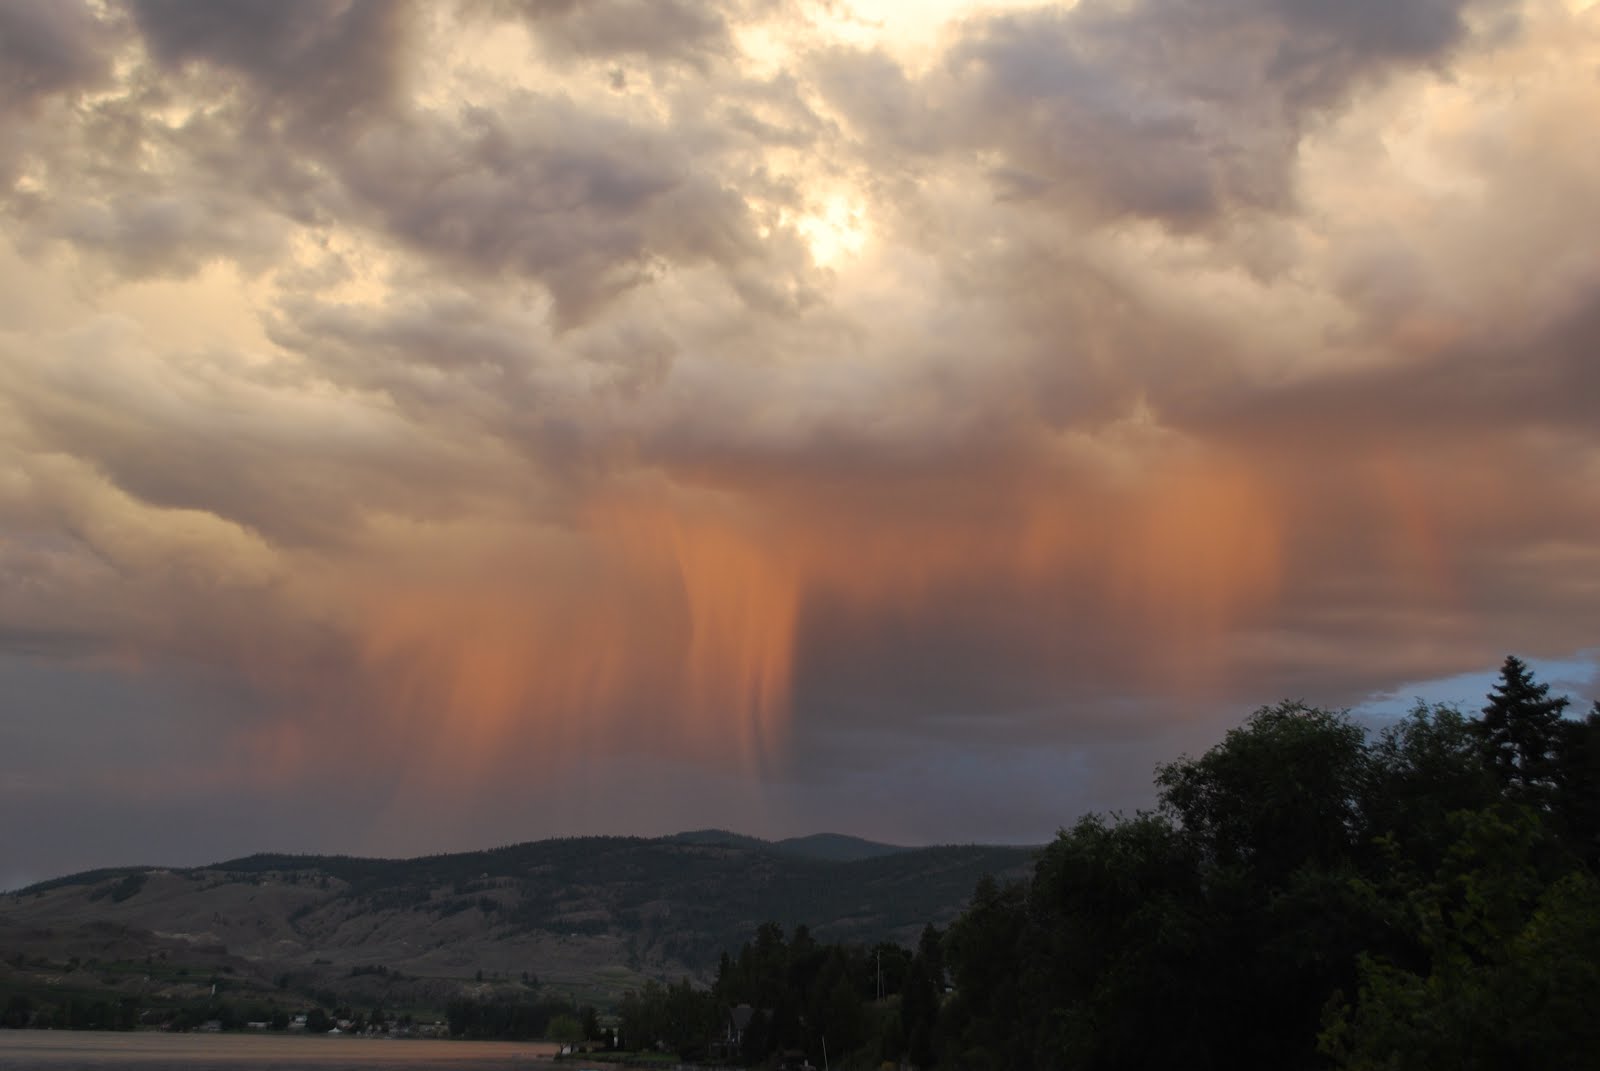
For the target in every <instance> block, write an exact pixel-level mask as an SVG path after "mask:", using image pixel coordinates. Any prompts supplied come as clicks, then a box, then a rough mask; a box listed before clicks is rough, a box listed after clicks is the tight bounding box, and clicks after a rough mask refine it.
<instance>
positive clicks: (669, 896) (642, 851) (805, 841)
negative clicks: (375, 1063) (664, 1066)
mask: <svg viewBox="0 0 1600 1071" xmlns="http://www.w3.org/2000/svg"><path fill="white" fill-rule="evenodd" d="M1034 850H1035V849H1031V848H1023V847H1011V846H991V845H946V846H932V847H922V848H906V847H900V846H895V845H886V844H880V843H878V842H874V841H867V840H863V839H862V838H857V837H850V836H847V835H844V834H813V835H811V836H808V837H795V838H788V839H786V840H783V841H765V840H762V839H760V838H755V837H748V836H745V835H743V834H735V833H729V832H727V831H723V830H698V831H690V832H689V833H685V834H677V835H674V836H669V837H656V838H643V837H572V838H556V839H547V840H542V841H528V842H524V843H520V844H513V845H504V846H501V847H498V848H491V849H483V850H477V851H469V852H456V853H444V854H438V855H432V856H419V857H416V858H412V859H381V858H365V857H359V856H347V855H332V856H329V855H291V854H285V853H266V852H264V853H256V854H254V855H249V856H242V857H239V858H235V859H231V860H226V861H224V862H221V863H215V864H210V865H208V866H203V867H190V868H172V867H110V868H99V869H95V870H90V871H83V872H81V873H79V874H76V875H67V876H64V877H61V878H55V879H51V880H49V881H46V882H39V883H36V884H34V885H32V886H29V887H28V888H26V889H22V890H18V891H16V892H12V893H7V894H4V895H0V946H4V947H6V948H7V949H8V950H10V951H9V952H8V955H10V959H8V960H7V962H6V964H4V965H0V981H3V980H4V978H5V972H7V971H11V972H14V973H17V972H20V973H22V974H27V973H29V972H34V973H38V972H41V971H47V970H54V971H58V972H59V970H60V968H61V967H63V966H65V965H66V964H69V963H71V962H74V961H76V962H80V963H90V962H93V963H97V964H98V965H99V966H98V967H97V968H96V969H97V970H100V972H101V974H102V975H103V976H104V977H111V976H112V975H114V974H116V971H111V972H109V973H107V969H106V964H108V963H115V964H121V965H123V966H119V967H118V968H117V970H118V971H121V970H123V969H124V967H127V969H128V970H129V972H132V970H133V968H134V967H135V966H138V965H141V964H142V965H143V966H138V969H139V970H142V971H145V972H147V973H148V972H149V971H151V970H152V968H153V967H155V966H159V965H163V964H164V965H166V966H165V968H163V969H164V970H167V974H168V975H169V977H167V981H168V982H169V983H170V984H172V985H181V984H182V983H181V982H179V981H178V976H177V975H176V974H175V973H174V972H175V971H176V970H177V969H178V968H179V967H182V968H184V969H185V970H186V971H187V972H188V973H187V975H185V976H184V977H188V978H195V977H205V978H221V977H225V978H227V979H228V981H229V984H232V985H236V986H243V987H245V988H247V989H250V988H254V989H258V990H261V991H263V992H271V991H272V990H274V989H276V990H278V991H281V990H283V989H285V988H289V989H296V990H300V991H304V992H317V991H320V992H324V993H327V992H335V993H338V994H340V995H341V996H348V998H349V999H351V1000H362V1001H385V1002H389V1003H398V1002H405V1001H410V1002H412V1003H417V1004H419V1005H420V1004H427V1003H430V1002H431V1003H433V1004H434V1005H437V1004H438V1002H439V1001H441V1000H443V999H446V998H448V997H450V996H451V995H452V994H454V995H459V994H460V993H462V992H468V991H470V992H482V993H489V992H493V991H494V988H495V987H496V986H512V987H515V986H516V985H519V984H526V983H524V982H522V981H521V980H522V979H524V978H527V979H538V980H539V981H540V982H541V983H544V984H547V985H555V986H557V987H558V988H560V989H561V990H562V991H563V992H568V993H571V994H573V995H574V996H581V997H583V998H585V999H590V1000H594V1001H597V1002H601V1003H605V1002H608V1001H612V1000H615V999H617V998H619V997H620V994H621V993H622V992H623V991H625V990H626V989H628V988H634V987H637V986H638V985H640V984H642V982H643V981H644V980H647V979H650V978H656V979H671V978H677V977H683V976H688V977H693V978H698V979H701V980H706V979H708V978H709V977H710V976H711V975H712V974H713V973H714V970H715V966H716V962H717V958H718V956H719V955H720V954H721V953H722V952H724V951H729V952H732V951H737V949H738V947H739V946H740V945H741V944H742V943H743V942H744V941H745V940H748V939H749V938H750V936H751V935H752V934H753V933H754V931H755V929H756V928H757V927H758V926H760V925H761V924H762V923H765V922H769V921H770V922H777V923H778V924H779V925H781V926H783V927H784V928H785V929H786V930H789V929H793V928H794V927H796V926H798V925H806V926H807V927H809V929H810V930H811V932H812V933H813V934H815V935H816V936H817V937H818V938H819V939H824V940H831V941H849V942H857V943H863V944H871V943H875V942H877V941H883V940H891V941H896V942H899V943H901V944H906V945H910V944H914V942H915V939H916V935H917V934H918V933H919V932H920V931H921V929H922V927H923V926H924V925H926V924H928V923H934V924H936V925H944V924H946V923H948V922H949V921H950V920H951V919H952V918H954V917H955V916H956V914H958V913H959V912H960V910H961V909H962V908H963V907H964V906H965V905H966V904H967V902H968V901H969V899H970V897H971V895H972V891H973V888H974V886H975V885H976V883H977V881H978V880H979V879H980V878H981V877H983V876H984V875H985V874H992V875H994V876H996V877H1001V878H1005V877H1013V876H1020V875H1021V874H1023V873H1025V872H1026V870H1027V868H1028V867H1029V866H1030V862H1031V858H1032V853H1033V851H1034ZM28 964H32V966H28ZM40 964H44V965H45V966H40ZM149 977H155V978H160V977H162V974H161V971H157V972H156V973H155V974H153V975H149ZM150 984H155V983H150Z"/></svg>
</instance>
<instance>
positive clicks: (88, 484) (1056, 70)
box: [0, 0, 1600, 887]
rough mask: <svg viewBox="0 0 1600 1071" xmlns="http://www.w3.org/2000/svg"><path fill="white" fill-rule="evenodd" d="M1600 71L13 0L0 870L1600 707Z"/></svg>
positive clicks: (1274, 46) (452, 9) (920, 36)
mask: <svg viewBox="0 0 1600 1071" xmlns="http://www.w3.org/2000/svg"><path fill="white" fill-rule="evenodd" d="M1597 115H1600V6H1597V5H1595V4H1593V3H1585V2H1578V0H1114V2H1113V0H1082V2H1080V3H1078V4H1076V5H1071V4H1048V3H995V4H975V3H962V2H958V0H938V2H931V3H930V2H920V3H913V2H892V0H872V2H868V0H859V2H849V0H704V2H694V0H440V2H436V3H407V2H403V0H210V2H206V3H190V2H183V0H101V2H90V0H0V887H6V886H13V887H14V886H17V885H21V884H23V883H25V882H28V881H33V880H38V879H42V878H45V877H49V876H53V875H57V874H62V873H66V872H70V871H75V870H79V869H84V868H88V867H93V866H106V865H123V864H139V863H142V864H152V865H192V864H199V863H204V862H209V861H216V860H219V859H223V858H228V857H232V856H238V855H242V854H247V853H249V852H253V851H263V850H274V851H337V852H347V853H352V854H387V855H413V854H418V853H424V852H437V851H445V850H452V849H468V848H478V847H486V846H492V845H496V844H503V843H513V842H519V841H524V840H530V839H536V838H541V837H547V836H558V835H576V834H590V833H620V834H640V835H656V834H662V833H668V832H673V831H676V830H682V829H693V828H701V827H722V828H730V829H735V830H738V831H741V832H747V833H753V834H757V835H762V836H785V835H793V834H802V833H809V832H816V831H820V830H836V831H841V832H847V833H854V834H858V835H863V836H868V837H874V838H877V839H883V840H890V841H895V842H899V843H943V842H953V841H973V840H981V841H997V842H1000V841H1003V842H1011V843H1033V842H1040V841H1043V840H1046V839H1048V838H1049V837H1050V836H1052V835H1053V834H1054V832H1055V831H1056V830H1057V829H1058V828H1060V827H1062V826H1065V825H1070V824H1071V823H1072V822H1073V821H1074V820H1075V819H1076V818H1077V817H1078V816H1079V815H1081V814H1083V813H1085V812H1086V811H1112V810H1130V809H1133V808H1137V807H1141V806H1149V805H1150V804H1151V802H1152V801H1153V799H1154V796H1153V790H1152V787H1151V776H1152V772H1153V770H1154V768H1155V766H1156V765H1157V764H1158V763H1160V762H1164V761H1168V760H1171V759H1174V758H1176V757H1177V756H1179V755H1181V754H1185V753H1187V754H1195V753H1198V752H1199V751H1202V750H1204V749H1205V748H1206V747H1208V746H1210V745H1211V744H1212V743H1214V742H1216V741H1217V740H1218V739H1220V738H1221V736H1222V734H1223V733H1224V732H1226V730H1227V729H1229V728H1231V727H1233V726H1235V725H1237V724H1239V723H1240V722H1241V721H1242V720H1243V719H1244V718H1245V717H1246V716H1247V715H1248V714H1249V713H1250V711H1252V710H1253V709H1255V708H1257V707H1259V706H1261V705H1263V704H1269V703H1274V702H1277V701H1279V700H1282V699H1286V698H1288V699H1303V700H1305V701H1307V702H1311V703H1315V704H1318V705H1322V706H1327V707H1335V708H1345V707H1349V708H1354V709H1355V710H1357V711H1358V712H1365V713H1366V714H1367V715H1369V716H1371V717H1375V718H1382V717H1387V716H1391V715H1392V714H1393V713H1394V712H1395V711H1397V710H1398V709H1400V708H1402V707H1403V706H1404V705H1405V704H1406V703H1407V702H1408V701H1409V699H1410V697H1412V696H1425V697H1427V698H1429V699H1445V700H1449V699H1456V700H1459V701H1460V702H1462V704H1463V705H1464V706H1465V707H1466V708H1467V709H1469V710H1470V709H1475V708H1476V707H1477V706H1480V705H1481V703H1482V696H1483V691H1484V690H1485V689H1486V686H1487V682H1488V680H1489V678H1490V677H1491V676H1492V674H1493V672H1494V670H1495V668H1496V667H1497V666H1498V665H1499V663H1500V661H1501V659H1502V658H1503V657H1504V656H1505V655H1506V654H1507V653H1511V652H1515V653H1517V654H1519V655H1522V656H1524V657H1526V658H1529V659H1531V660H1532V662H1533V664H1534V665H1535V667H1536V668H1538V669H1540V670H1541V671H1543V672H1545V673H1547V674H1549V676H1547V677H1546V678H1545V679H1548V680H1553V681H1555V682H1557V683H1558V684H1559V686H1560V688H1561V689H1564V690H1567V691H1570V693H1571V694H1572V695H1573V696H1574V699H1575V701H1577V705H1578V706H1581V707H1583V708H1587V706H1588V703H1589V700H1590V699H1591V698H1593V697H1594V696H1596V695H1600V661H1597V659H1600V654H1597V652H1600V614H1597V613H1596V607H1597V605H1600V420H1597V419H1596V413H1597V412H1600V353H1597V342H1600V198H1597V197H1596V196H1594V192H1595V191H1596V190H1600V147H1597V146H1600V143H1597V142H1596V140H1595V139H1594V137H1593V124H1594V117H1595V116H1597Z"/></svg>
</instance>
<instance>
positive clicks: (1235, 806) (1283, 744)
mask: <svg viewBox="0 0 1600 1071" xmlns="http://www.w3.org/2000/svg"><path fill="white" fill-rule="evenodd" d="M1368 772H1369V770H1368V756H1367V752H1366V746H1365V739H1364V734H1363V732H1362V730H1361V728H1360V727H1359V726H1357V725H1356V724H1354V723H1353V722H1352V721H1351V720H1350V718H1349V716H1348V715H1347V714H1344V713H1340V712H1334V711H1326V710H1320V709H1318V708H1316V707H1309V706H1306V705H1305V704H1303V703H1281V704H1279V705H1278V706H1275V707H1262V708H1261V709H1260V710H1257V711H1256V712H1255V713H1254V714H1252V715H1251V716H1250V718H1249V720H1248V721H1247V722H1246V723H1245V724H1244V726H1243V727H1241V728H1238V729H1233V730H1231V731H1229V733H1228V734H1227V736H1226V737H1224V739H1223V741H1222V743H1220V744H1218V745H1217V746H1216V747H1213V748H1212V749H1211V750H1210V751H1208V752H1206V753H1205V754H1204V755H1203V756H1201V757H1200V758H1198V759H1180V760H1179V761H1177V762H1173V763H1169V764H1167V765H1164V766H1162V767H1160V768H1159V769H1158V770H1157V775H1156V783H1157V784H1158V785H1159V786H1160V787H1161V798H1162V805H1163V807H1164V808H1165V809H1166V810H1167V812H1168V813H1169V814H1171V815H1173V816H1174V817H1175V818H1177V820H1178V821H1179V822H1180V823H1181V824H1182V826H1183V828H1184V829H1185V830H1186V831H1187V832H1188V833H1189V834H1190V835H1191V836H1193V837H1194V838H1195V839H1196V843H1197V844H1198V846H1199V847H1200V848H1201V850H1202V851H1203V852H1204V853H1205V855H1206V857H1207V859H1208V861H1210V862H1212V863H1215V864H1217V865H1222V866H1240V865H1242V866H1247V867H1249V868H1251V869H1252V870H1254V871H1256V872H1257V874H1258V875H1259V877H1260V878H1262V879H1263V880H1267V881H1275V880H1281V879H1282V878H1285V877H1287V876H1288V874H1290V873H1291V872H1292V871H1294V870H1295V869H1297V868H1298V867H1300V866H1302V865H1304V864H1307V863H1315V864H1326V863H1330V862H1334V861H1337V860H1341V859H1344V858H1346V857H1348V856H1349V854H1350V852H1351V849H1352V848H1353V847H1354V845H1355V844H1356V843H1357V842H1358V839H1359V836H1360V833H1361V832H1362V828H1363V822H1362V817H1363V816H1362V814H1361V804H1362V800H1363V796H1364V791H1365V788H1366V781H1367V777H1368Z"/></svg>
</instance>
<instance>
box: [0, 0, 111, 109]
mask: <svg viewBox="0 0 1600 1071" xmlns="http://www.w3.org/2000/svg"><path fill="white" fill-rule="evenodd" d="M111 41H112V37H111V33H110V31H109V30H108V28H107V27H106V26H105V25H104V24H102V23H101V22H100V21H99V20H98V19H97V18H96V17H95V15H94V13H93V12H92V11H91V10H90V8H89V6H88V5H87V4H85V3H83V2H82V0H11V2H8V3H6V4H5V5H4V6H0V110H4V111H8V112H9V111H14V110H19V109H26V108H28V107H30V106H31V105H32V104H33V103H34V102H35V101H37V100H38V99H39V98H40V97H43V96H46V95H48V94H52V93H64V92H67V91H70V90H73V89H76V88H79V87H83V86H88V85H93V84H96V83H98V82H100V81H102V80H104V79H105V78H106V76H107V75H109V74H110V69H111V64H110V57H109V55H108V50H109V45H110V44H111Z"/></svg>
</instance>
